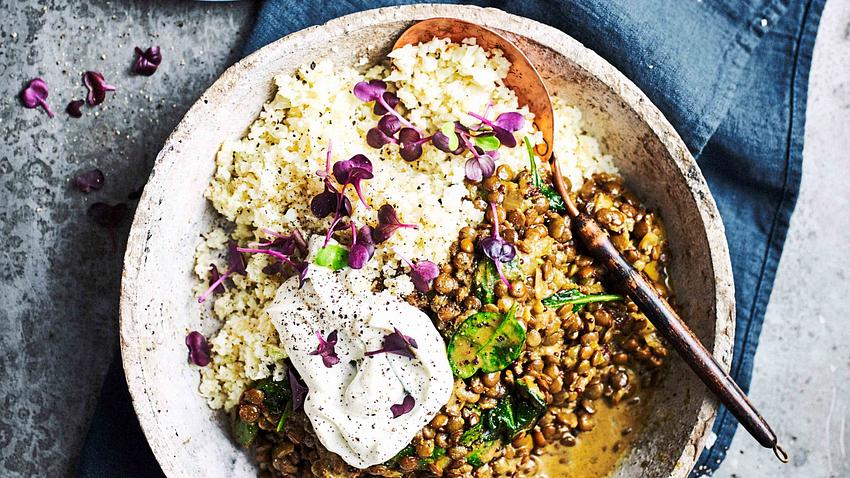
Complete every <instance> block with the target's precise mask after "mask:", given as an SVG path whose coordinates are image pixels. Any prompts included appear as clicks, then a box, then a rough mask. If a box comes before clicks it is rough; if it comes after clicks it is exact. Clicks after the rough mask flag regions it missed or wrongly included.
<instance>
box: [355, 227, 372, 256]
mask: <svg viewBox="0 0 850 478" xmlns="http://www.w3.org/2000/svg"><path fill="white" fill-rule="evenodd" d="M373 233H374V231H373V230H372V227H371V226H369V225H364V226H363V227H361V228H360V230H358V231H357V243H358V244H360V245H362V246H363V247H365V248H366V250H367V251H368V252H369V258H371V257H372V256H373V255H374V254H375V240H374V239H373Z"/></svg>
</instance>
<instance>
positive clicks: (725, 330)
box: [119, 4, 735, 478]
mask: <svg viewBox="0 0 850 478" xmlns="http://www.w3.org/2000/svg"><path fill="white" fill-rule="evenodd" d="M438 16H440V17H457V18H461V19H463V18H469V17H471V16H475V17H476V18H479V19H483V22H482V23H483V24H484V25H485V26H488V27H491V28H495V29H500V30H505V31H508V32H511V33H514V34H516V35H519V36H522V37H525V38H527V39H529V40H532V41H533V42H536V43H538V44H540V45H542V46H544V47H546V48H550V49H552V50H554V51H557V52H558V53H559V54H561V55H563V56H564V57H566V58H568V59H569V60H570V61H571V62H573V63H575V64H577V65H578V66H579V67H581V68H583V69H584V70H586V71H587V72H588V73H589V74H590V75H592V76H594V77H595V78H596V79H598V80H599V81H601V82H602V83H604V84H605V85H606V86H607V87H609V88H611V89H612V91H614V92H616V93H617V95H618V97H619V98H620V99H621V100H622V101H623V102H624V103H626V105H627V106H628V108H630V109H631V110H632V111H633V112H634V113H635V114H636V115H637V116H638V118H639V120H640V121H642V122H644V123H645V124H646V125H647V126H648V127H649V129H650V130H651V131H652V133H653V134H655V135H656V137H657V139H658V140H659V141H660V142H661V143H662V144H663V146H664V148H665V149H666V150H667V152H668V153H669V155H670V156H671V158H672V159H673V162H674V164H675V165H676V167H677V168H678V172H679V174H681V175H682V176H683V177H684V179H685V181H686V184H687V186H688V189H689V192H690V194H691V195H692V197H693V199H694V201H695V204H696V207H697V210H698V211H699V214H700V217H701V220H702V222H703V224H704V225H705V235H706V239H707V243H708V248H709V259H710V261H711V264H712V274H713V279H714V290H715V322H714V331H713V332H714V339H715V340H714V344H713V347H709V348H710V349H711V351H712V353H713V355H714V357H715V358H716V359H717V360H718V362H719V363H720V364H721V366H722V367H723V368H724V370H727V371H728V370H729V368H730V364H731V359H732V347H733V343H734V330H735V305H734V297H735V294H734V285H733V278H732V265H731V260H730V256H729V249H728V245H727V242H726V235H725V232H724V226H723V223H722V220H721V217H720V213H719V211H718V209H717V206H716V203H715V201H714V198H713V197H712V195H711V193H710V191H709V189H708V185H707V183H706V182H705V179H704V177H703V175H702V172H701V171H700V169H699V167H698V165H697V163H696V161H695V159H694V158H693V156H692V155H691V153H690V151H689V150H688V148H687V147H686V146H685V143H684V142H683V141H682V139H681V137H680V136H679V134H678V133H677V132H676V130H675V129H674V128H673V126H672V125H671V124H670V123H669V121H667V119H666V118H665V117H664V115H663V114H662V113H661V111H660V110H659V109H658V108H657V107H656V106H655V105H654V104H653V103H652V102H651V101H650V99H649V98H648V97H647V96H646V95H645V94H644V93H643V92H642V91H641V90H640V89H639V88H638V87H637V86H636V85H635V84H634V83H633V82H632V81H631V80H629V79H628V78H627V77H626V76H625V75H623V74H622V73H621V72H620V71H619V70H617V69H616V68H615V67H614V66H613V65H611V64H610V63H608V62H607V61H606V60H605V59H603V58H602V57H600V56H599V55H598V54H596V53H595V52H594V51H592V50H591V49H589V48H587V47H585V46H584V45H582V44H581V43H580V42H578V41H577V40H575V39H574V38H572V37H571V36H569V35H567V34H566V33H564V32H562V31H560V30H558V29H556V28H553V27H550V26H548V25H545V24H543V23H540V22H537V21H535V20H532V19H529V18H526V17H521V16H518V15H513V14H509V13H506V12H504V11H502V10H499V9H496V8H482V7H477V6H471V5H446V4H415V5H402V6H393V7H383V8H376V9H371V10H364V11H360V12H357V13H352V14H349V15H345V16H342V17H338V18H335V19H333V20H330V21H328V22H326V23H324V24H321V25H316V26H312V27H308V28H305V29H303V30H299V31H297V32H293V33H291V34H289V35H286V36H284V37H282V38H280V39H278V40H276V41H274V42H272V43H270V44H268V45H266V46H264V47H263V48H260V49H259V50H257V51H255V52H254V53H252V54H250V55H248V56H247V57H245V58H243V59H242V60H240V61H238V62H236V63H235V64H233V65H232V66H230V67H229V68H227V70H225V72H224V73H223V74H222V75H221V76H220V77H219V78H218V79H217V80H216V81H215V82H214V83H213V84H212V85H211V86H210V87H209V88H208V89H207V90H206V91H205V92H204V93H203V94H202V95H201V96H200V97H199V99H198V100H197V101H196V102H195V103H194V104H193V105H192V107H191V108H189V110H188V111H187V112H186V114H185V115H184V117H183V118H182V119H181V121H180V122H179V123H178V125H177V126H176V128H175V129H174V131H173V132H172V133H171V134H170V135H169V137H168V138H167V139H166V141H165V143H164V145H163V148H162V149H161V150H160V152H159V154H158V155H157V157H156V160H155V162H154V165H153V168H152V170H151V173H150V178H149V181H148V183H147V184H146V185H145V188H144V191H143V193H142V196H141V197H140V199H139V203H138V207H137V208H136V213H135V216H134V218H133V223H132V226H131V229H130V234H129V237H128V240H127V247H126V252H125V256H124V269H123V273H122V278H121V297H120V305H119V339H120V348H121V357H122V362H123V366H124V372H125V376H126V379H127V385H128V388H129V391H130V397H131V401H132V403H133V407H134V410H135V412H136V415H137V417H138V419H139V424H140V426H141V428H142V431H143V432H144V434H145V437H146V439H147V441H148V443H149V445H150V448H151V450H152V451H153V453H154V455H155V456H156V458H157V461H158V462H159V465H160V467H161V468H162V471H163V473H165V474H166V476H178V474H179V468H178V467H177V463H176V461H175V459H173V458H172V454H171V453H170V452H171V451H172V446H173V444H172V443H170V441H169V440H167V439H165V438H164V437H160V436H159V435H157V431H158V426H157V417H156V414H149V413H147V411H148V410H149V407H145V406H143V405H144V404H146V403H148V402H149V401H150V399H149V397H148V396H147V393H146V391H147V390H146V384H145V382H144V364H143V361H142V360H141V358H142V355H143V354H142V352H143V351H142V350H141V347H140V346H138V345H137V344H135V343H134V341H132V340H129V337H132V336H133V335H134V332H133V331H134V330H135V329H134V328H135V327H137V326H138V325H139V324H136V323H134V321H133V316H134V310H135V309H136V307H137V305H136V301H135V300H134V298H133V295H134V289H135V288H136V287H137V281H136V277H137V275H138V270H139V269H138V267H137V266H136V264H138V263H139V262H140V261H141V260H142V259H143V257H144V254H145V252H144V243H145V242H146V236H147V233H148V230H149V224H150V220H149V217H150V216H151V215H152V211H154V210H155V204H153V201H152V199H151V195H150V194H149V191H150V187H155V186H156V184H157V183H158V181H159V178H160V177H162V174H156V173H157V171H158V170H159V171H162V170H163V169H165V168H166V166H167V164H168V163H170V162H174V161H176V160H177V155H172V154H170V153H171V151H172V150H174V149H175V146H176V145H177V143H178V142H179V141H181V138H182V137H185V136H186V135H187V134H189V132H190V131H192V129H193V128H194V126H195V125H196V123H198V122H199V121H201V117H200V113H202V111H201V110H202V109H203V108H204V107H205V106H206V105H205V103H206V101H208V98H214V97H215V96H216V94H217V93H218V92H220V91H222V90H226V89H227V88H228V87H229V85H232V84H234V83H236V82H237V81H238V80H239V78H240V77H242V76H244V75H246V74H250V73H251V72H252V71H253V70H254V69H256V68H257V67H258V66H259V65H262V64H263V63H264V61H265V60H266V59H268V58H270V57H273V56H274V52H277V51H280V50H281V49H285V48H286V46H287V45H288V44H291V43H304V42H307V41H310V40H311V39H315V40H316V41H321V35H322V32H323V31H325V30H335V31H353V30H358V29H363V28H369V27H370V26H373V25H375V24H380V23H391V22H412V21H417V20H422V19H425V18H431V17H438ZM520 32H522V33H520ZM717 408H718V402H717V400H715V399H714V398H712V397H710V396H705V397H704V398H703V399H702V402H701V404H700V407H699V412H698V415H697V416H698V420H697V423H696V424H695V425H694V426H693V428H692V429H691V432H690V435H689V438H688V445H685V446H683V447H682V450H683V451H682V453H681V455H680V456H679V457H677V466H676V467H675V468H674V470H673V472H672V473H671V475H670V478H684V477H686V476H687V475H688V474H689V473H690V470H691V468H692V467H693V465H694V463H695V461H696V458H697V457H698V456H699V454H700V452H701V451H702V449H703V448H704V446H705V443H706V440H707V438H708V435H709V433H710V431H711V428H712V425H713V423H714V419H715V416H716V413H717Z"/></svg>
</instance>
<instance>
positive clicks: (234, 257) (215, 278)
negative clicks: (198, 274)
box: [198, 240, 247, 304]
mask: <svg viewBox="0 0 850 478" xmlns="http://www.w3.org/2000/svg"><path fill="white" fill-rule="evenodd" d="M242 252H243V251H242V250H241V249H240V248H239V247H237V245H236V241H233V240H230V241H228V242H227V272H225V273H224V274H219V272H218V268H217V267H215V266H211V267H212V268H213V269H214V270H215V271H214V273H212V272H213V271H212V270H211V271H210V272H211V274H210V286H209V287H208V288H207V290H205V291H204V293H203V294H201V295H200V297H198V303H199V304H203V303H204V302H205V301H206V300H207V299H209V297H210V296H211V295H213V293H215V292H224V287H223V285H224V281H225V280H226V279H227V278H228V277H230V276H232V275H233V274H241V275H245V272H246V268H247V265H246V264H245V258H244V257H242Z"/></svg>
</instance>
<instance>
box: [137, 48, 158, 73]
mask: <svg viewBox="0 0 850 478" xmlns="http://www.w3.org/2000/svg"><path fill="white" fill-rule="evenodd" d="M135 51H136V60H135V61H133V72H134V73H137V74H139V75H144V76H151V75H153V74H154V73H155V72H156V69H157V68H158V67H159V64H160V63H162V52H161V51H160V49H159V46H152V47H150V48H148V49H147V50H142V49H141V48H139V47H136V48H135Z"/></svg>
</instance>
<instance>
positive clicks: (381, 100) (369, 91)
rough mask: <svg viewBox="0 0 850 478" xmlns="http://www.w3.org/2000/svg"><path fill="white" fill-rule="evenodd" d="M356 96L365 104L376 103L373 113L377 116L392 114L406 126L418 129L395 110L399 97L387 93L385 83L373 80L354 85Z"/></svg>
mask: <svg viewBox="0 0 850 478" xmlns="http://www.w3.org/2000/svg"><path fill="white" fill-rule="evenodd" d="M354 96H356V97H357V98H359V99H360V101H363V102H365V103H371V102H373V101H374V102H375V105H374V106H373V107H372V111H373V112H374V113H375V114H376V115H381V116H383V115H385V114H387V113H390V114H392V115H393V116H395V117H396V118H397V119H398V120H399V122H400V123H401V124H403V125H404V126H406V127H408V128H414V129H416V127H415V126H413V124H412V123H411V122H409V121H407V120H406V119H404V117H402V116H401V114H399V113H398V112H397V111H396V110H395V107H396V106H398V103H399V100H398V96H396V95H395V94H393V93H390V92H389V91H387V84H386V83H384V82H383V81H381V80H371V81H369V82H368V83H367V82H365V81H361V82H360V83H357V84H356V85H354Z"/></svg>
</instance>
